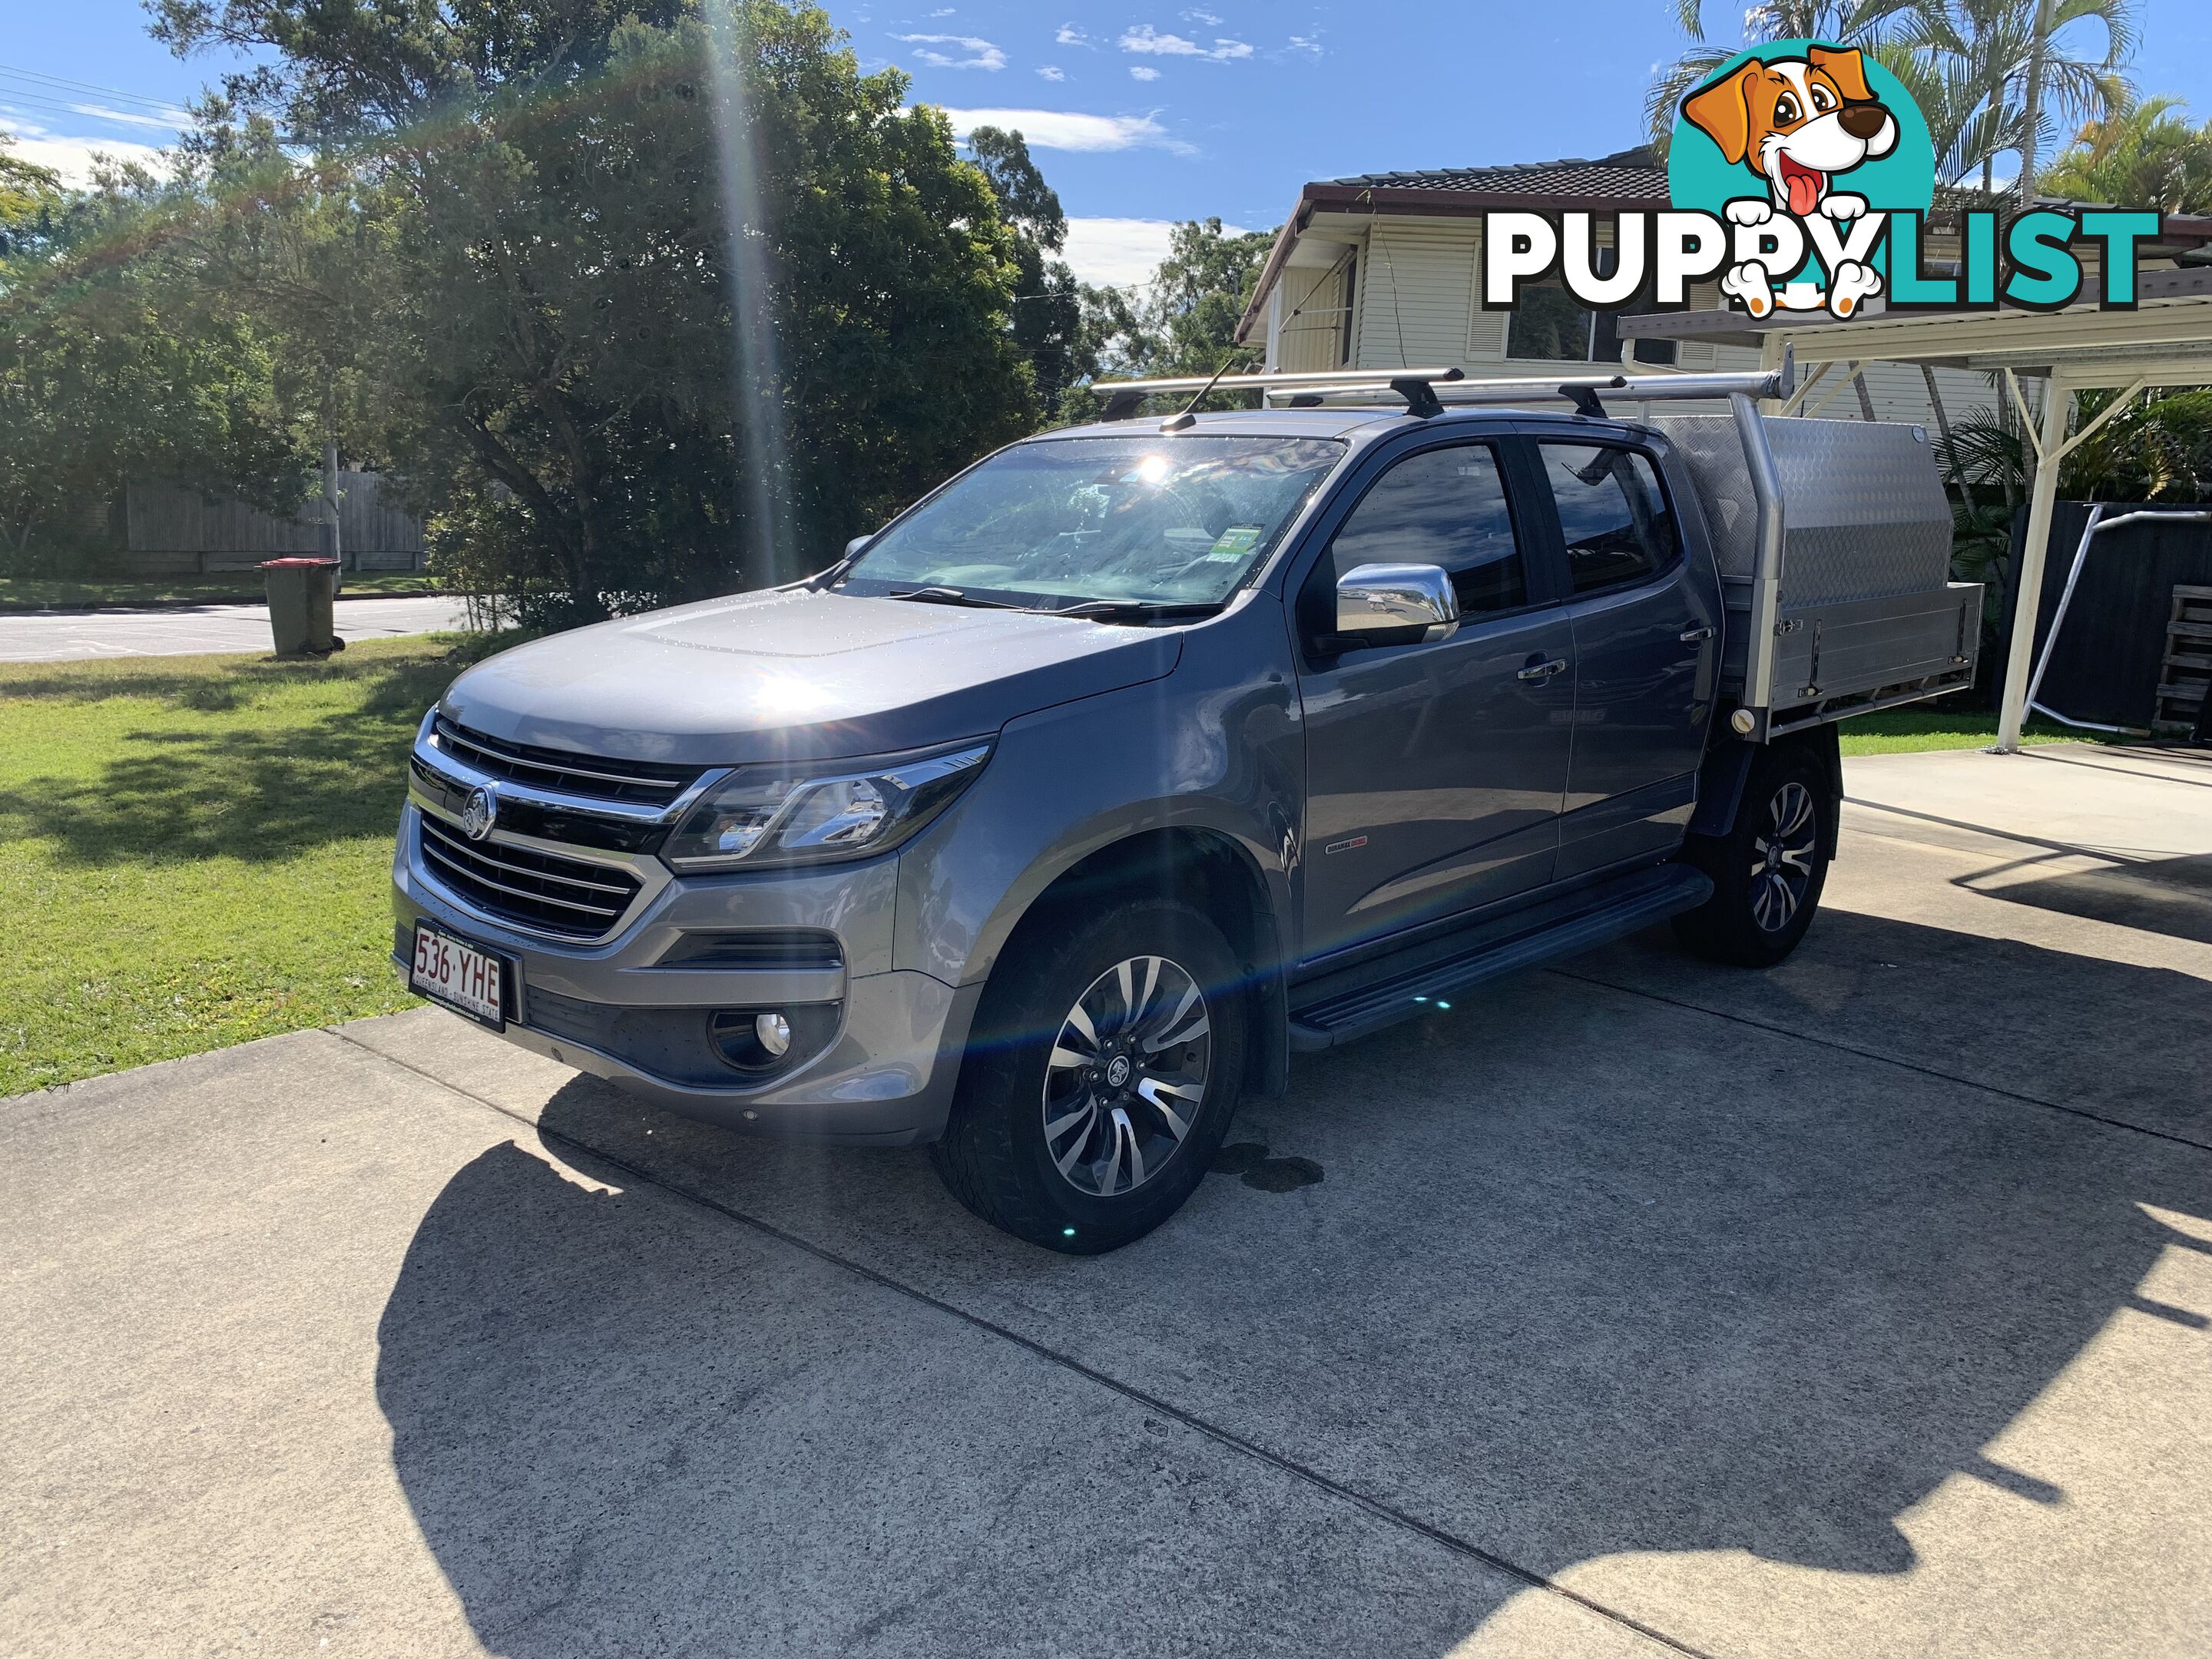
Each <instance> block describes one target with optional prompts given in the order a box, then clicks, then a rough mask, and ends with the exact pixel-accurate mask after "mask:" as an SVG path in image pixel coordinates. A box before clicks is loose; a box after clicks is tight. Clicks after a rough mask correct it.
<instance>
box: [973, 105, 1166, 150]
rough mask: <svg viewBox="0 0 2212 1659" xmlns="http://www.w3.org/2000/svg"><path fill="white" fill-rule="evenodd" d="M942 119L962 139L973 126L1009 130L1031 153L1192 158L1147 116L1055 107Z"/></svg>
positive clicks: (989, 111) (987, 111)
mask: <svg viewBox="0 0 2212 1659" xmlns="http://www.w3.org/2000/svg"><path fill="white" fill-rule="evenodd" d="M945 118H946V119H947V120H949V121H951V123H952V131H954V133H956V134H957V135H958V136H959V137H963V138H964V137H967V136H968V134H969V133H970V132H971V131H974V130H975V128H977V127H1013V128H1016V129H1018V131H1020V133H1021V135H1022V137H1024V138H1026V139H1028V140H1029V142H1030V148H1031V149H1069V150H1088V151H1099V150H1116V149H1164V150H1170V151H1172V152H1174V153H1175V154H1176V155H1192V154H1194V153H1195V152H1194V151H1193V149H1192V148H1191V147H1190V146H1189V145H1188V144H1186V143H1183V142H1182V140H1180V139H1178V138H1176V137H1172V136H1171V135H1170V133H1169V131H1168V130H1167V129H1166V128H1165V127H1164V126H1162V125H1160V124H1159V123H1158V121H1155V120H1154V119H1153V118H1152V117H1151V116H1149V115H1079V114H1077V113H1075V112H1073V111H1066V110H1056V109H948V110H946V111H945Z"/></svg>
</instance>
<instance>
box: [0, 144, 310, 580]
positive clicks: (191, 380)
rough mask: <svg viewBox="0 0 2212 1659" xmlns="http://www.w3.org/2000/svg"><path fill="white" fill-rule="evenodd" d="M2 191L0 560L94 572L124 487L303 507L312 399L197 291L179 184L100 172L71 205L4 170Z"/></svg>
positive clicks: (280, 362) (223, 303)
mask: <svg viewBox="0 0 2212 1659" xmlns="http://www.w3.org/2000/svg"><path fill="white" fill-rule="evenodd" d="M0 160H5V161H10V162H12V160H13V158H5V157H0ZM0 188H4V190H5V191H6V194H5V196H4V197H0V204H4V205H0V224H4V225H5V227H6V234H7V236H8V239H9V252H8V253H7V254H6V255H5V256H4V257H0V561H4V562H5V563H6V564H7V566H8V567H9V568H12V569H15V570H20V571H33V570H42V569H46V568H63V567H64V566H65V565H68V564H71V563H75V564H80V565H81V564H82V563H83V562H85V561H87V560H88V559H96V558H97V557H98V556H99V555H100V553H101V552H102V551H103V550H104V549H105V547H106V544H107V541H108V536H107V529H106V514H107V510H108V506H109V502H110V500H111V498H112V495H113V494H114V491H115V488H116V485H117V484H118V482H120V481H121V480H122V479H123V478H125V477H142V478H144V477H151V478H162V477H170V478H181V479H187V480H192V481H199V480H204V479H212V478H220V479H222V481H224V483H226V484H227V485H228V487H229V488H230V489H232V490H233V491H234V492H235V493H237V494H239V495H243V496H245V497H246V499H248V500H249V501H253V502H255V503H256V504H258V505H261V506H264V507H270V508H272V509H274V510H276V511H280V512H282V511H289V510H290V508H291V507H293V506H295V505H296V503H297V502H298V501H299V500H300V498H301V493H302V491H303V490H304V489H305V487H306V481H307V476H308V471H309V468H310V465H311V464H312V463H311V451H310V449H309V447H308V445H307V442H306V440H305V435H304V433H303V429H302V424H301V411H302V408H303V402H302V399H303V393H304V390H305V388H304V387H303V386H302V385H301V382H300V380H299V379H298V377H296V376H294V375H290V374H287V373H286V372H285V362H286V357H285V352H284V349H283V341H282V340H281V338H280V337H277V336H276V334H275V333H274V332H273V331H271V330H270V328H269V327H268V326H267V325H265V323H264V321H263V320H262V319H258V318H257V317H255V316H254V315H253V314H252V313H251V312H250V311H249V310H247V309H246V308H245V307H241V306H240V304H238V303H237V296H236V295H234V294H231V293H229V292H227V291H226V290H225V289H222V287H221V286H220V285H217V284H214V283H210V282H208V281H206V280H205V270H204V265H203V264H202V261H201V258H200V254H201V249H200V247H199V245H198V244H197V242H196V240H194V237H193V234H192V231H193V229H194V228H195V227H196V226H197V223H198V222H199V221H200V219H201V217H202V212H203V205H204V204H203V202H202V199H201V198H200V197H199V196H198V195H197V192H196V191H194V189H193V188H192V187H191V183H190V181H189V179H175V180H157V179H155V178H154V177H153V176H152V175H151V174H149V173H147V172H145V171H144V170H143V169H139V168H110V169H107V170H106V171H104V172H103V173H101V175H100V179H99V180H98V182H97V184H96V185H95V187H94V189H93V190H92V191H88V192H85V193H82V194H78V195H75V196H70V195H68V194H66V193H64V191H62V190H61V189H60V187H59V185H58V181H57V180H55V179H54V178H53V177H52V174H51V173H42V172H41V170H40V169H36V168H26V167H22V165H21V163H13V166H12V168H11V170H9V171H6V172H0Z"/></svg>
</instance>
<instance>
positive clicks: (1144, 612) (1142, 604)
mask: <svg viewBox="0 0 2212 1659" xmlns="http://www.w3.org/2000/svg"><path fill="white" fill-rule="evenodd" d="M1220 610H1221V606H1220V605H1168V604H1165V603H1163V602H1162V601H1160V600H1158V599H1088V600H1085V602H1084V603H1083V604H1081V605H1070V606H1068V607H1067V609H1066V610H1065V611H1046V612H1045V613H1044V614H1045V615H1046V616H1048V617H1082V618H1083V619H1084V620H1085V622H1103V623H1148V622H1188V621H1191V620H1193V619H1194V618H1196V617H1211V616H1214V615H1216V614H1217V613H1218V612H1219V611H1220Z"/></svg>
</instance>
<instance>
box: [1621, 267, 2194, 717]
mask: <svg viewBox="0 0 2212 1659" xmlns="http://www.w3.org/2000/svg"><path fill="white" fill-rule="evenodd" d="M2208 285H2212V272H2206V271H2202V270H2172V271H2159V270H2149V271H2144V272H2142V275H2141V276H2140V277H2139V279H2138V283H2137V298H2138V301H2139V303H2138V305H2137V306H2136V308H2135V309H2133V310H2117V309H2116V310H2111V311H2106V310H2104V309H2102V308H2100V307H2097V306H2095V305H2093V304H2081V305H2075V306H2070V307H2067V308H2066V309H2065V310H2063V311H2055V312H2026V311H2019V310H2013V309H2009V308H2008V309H2004V310H1999V311H1958V312H1919V311H1914V312H1871V313H1865V314H1863V315H1862V316H1859V317H1855V318H1853V319H1851V320H1850V321H1849V322H1844V323H1832V322H1821V323H1819V324H1815V325H1808V324H1805V323H1802V322H1793V321H1790V320H1789V319H1767V320H1765V321H1764V322H1754V321H1753V319H1750V318H1749V317H1747V316H1745V315H1744V314H1743V313H1740V312H1734V313H1718V312H1716V313H1680V312H1675V313H1666V314H1665V315H1664V316H1662V317H1660V318H1657V319H1623V320H1622V325H1621V334H1622V337H1624V338H1629V337H1642V336H1644V335H1646V334H1653V335H1677V336H1685V335H1687V334H1688V333H1690V332H1692V329H1689V328H1686V327H1685V326H1683V321H1682V319H1685V318H1686V317H1699V318H1701V319H1702V318H1703V317H1705V316H1706V315H1710V316H1711V318H1712V319H1715V322H1714V326H1715V327H1718V326H1719V321H1718V319H1722V318H1723V317H1725V318H1726V319H1727V323H1726V326H1727V328H1728V329H1729V331H1733V332H1737V333H1741V334H1742V335H1743V336H1745V337H1747V338H1751V339H1756V340H1758V341H1759V342H1760V349H1761V350H1762V352H1763V354H1764V356H1765V361H1766V362H1768V363H1769V364H1774V363H1778V362H1781V361H1782V358H1783V355H1784V352H1785V351H1794V352H1795V353H1796V355H1798V356H1801V357H1802V358H1803V359H1804V360H1805V361H1806V362H1808V363H1811V364H1832V363H1844V362H1851V363H1864V362H1893V363H1912V364H1917V365H1921V366H1923V367H1929V368H1966V369H1977V370H1980V371H1983V372H1984V373H1987V374H1992V375H1996V376H1997V377H1999V378H2000V379H2001V380H2003V381H2004V382H2005V383H2006V386H2005V395H2007V396H2008V397H2010V398H2012V399H2013V400H2014V401H2015V403H2016V404H2018V405H2020V406H2021V410H2022V412H2023V413H2024V414H2025V415H2027V416H2028V418H2027V441H2028V446H2029V447H2030V449H2031V451H2032V452H2033V454H2034V457H2035V460H2036V467H2035V474H2034V477H2033V480H2032V481H2031V483H2030V484H2029V489H2028V514H2027V533H2026V534H2025V536H2024V537H2023V538H2022V544H2021V559H2020V568H2019V570H2018V572H2017V573H2016V580H2015V592H2014V598H2013V621H2012V641H2011V647H2010V650H2009V652H2008V655H2007V658H2006V665H2005V681H2004V684H2005V690H2004V700H2003V705H2002V713H2001V714H2000V715H1999V718H1998V722H1997V740H1996V744H1994V745H1993V746H1992V752H1994V753H1996V754H2006V755H2009V754H2017V753H2018V752H2019V750H2020V743H2021V728H2022V726H2025V724H2026V723H2027V701H2028V676H2029V674H2030V672H2031V671H2032V670H2033V657H2034V646H2035V624H2036V617H2037V615H2038V613H2039V611H2040V609H2041V606H2042V599H2043V568H2044V566H2045V563H2046V562H2047V561H2048V558H2049V555H2050V544H2051V517H2052V508H2053V507H2054V506H2055V505H2056V502H2057V495H2058V464H2059V463H2060V462H2061V461H2063V459H2065V458H2066V456H2067V454H2068V453H2069V452H2071V451H2072V450H2073V449H2074V448H2075V447H2076V446H2077V445H2079V444H2080V443H2081V440H2082V439H2083V438H2085V437H2087V436H2088V435H2089V434H2090V432H2091V431H2093V429H2094V424H2095V423H2089V424H2085V425H2084V427H2083V428H2082V429H2081V431H2080V432H2077V433H2075V434H2073V435H2070V436H2069V435H2068V433H2067V430H2066V427H2067V422H2068V421H2069V419H2070V417H2071V416H2072V413H2073V407H2074V393H2075V392H2086V391H2092V390H2107V389H2109V390H2112V391H2115V392H2119V394H2120V395H2119V396H2118V397H2116V398H2114V399H2113V400H2112V410H2114V411H2115V412H2117V411H2118V409H2119V408H2120V407H2121V406H2123V405H2124V404H2126V403H2127V402H2128V401H2129V399H2130V398H2132V397H2134V396H2135V395H2136V393H2137V392H2142V391H2143V390H2144V389H2146V388H2147V387H2153V386H2207V385H2212V292H2208V291H2207V288H2208ZM1696 331H1698V332H1700V333H1701V335H1702V336H1703V337H1715V336H1714V335H1713V333H1712V332H1711V330H1709V329H1705V328H1704V327H1703V326H1702V325H1700V327H1699V329H1698V330H1696ZM2022 375H2036V376H2041V377H2044V398H2043V407H2042V410H2040V411H2039V412H2037V411H2033V410H2029V409H2027V398H2026V396H2025V395H2024V393H2023V392H2022V391H2021V386H2020V377H2021V376H2022Z"/></svg>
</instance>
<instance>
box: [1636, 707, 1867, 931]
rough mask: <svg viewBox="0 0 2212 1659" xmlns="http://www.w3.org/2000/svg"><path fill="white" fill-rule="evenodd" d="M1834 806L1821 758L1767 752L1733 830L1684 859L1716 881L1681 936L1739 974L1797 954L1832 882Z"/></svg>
mask: <svg viewBox="0 0 2212 1659" xmlns="http://www.w3.org/2000/svg"><path fill="white" fill-rule="evenodd" d="M1836 805H1837V803H1836V800H1835V798H1834V795H1833V793H1832V790H1831V787H1830V785H1829V783H1828V781H1827V778H1826V775H1825V773H1824V771H1823V769H1822V768H1821V766H1820V761H1819V758H1818V757H1816V756H1814V755H1813V754H1812V753H1810V752H1808V751H1807V750H1802V749H1779V750H1769V751H1768V752H1767V753H1766V755H1765V757H1762V758H1761V760H1760V761H1759V764H1758V765H1757V766H1756V767H1755V768H1753V771H1752V775H1751V777H1750V778H1749V780H1748V781H1747V782H1746V783H1745V785H1744V794H1743V804H1742V805H1741V807H1739V808H1738V809H1737V811H1736V817H1735V827H1734V828H1733V829H1730V830H1729V832H1728V834H1726V835H1725V836H1693V837H1692V839H1691V843H1690V845H1689V847H1688V848H1686V849H1685V852H1684V856H1685V857H1686V858H1687V859H1688V860H1690V861H1691V862H1692V863H1693V864H1695V865H1697V866H1698V867H1699V868H1700V869H1701V870H1703V871H1704V872H1705V873H1706V874H1707V875H1709V876H1711V878H1713V896H1712V897H1711V898H1710V899H1708V900H1706V901H1705V903H1703V904H1701V905H1699V907H1698V908H1696V909H1694V910H1692V911H1690V912H1688V913H1687V914H1686V915H1680V916H1677V917H1675V918H1674V932H1675V934H1676V936H1677V937H1678V938H1680V939H1681V941H1682V942H1683V943H1684V944H1685V945H1688V946H1689V947H1690V948H1691V949H1692V951H1696V952H1697V953H1698V954H1699V955H1700V956H1703V957H1711V959H1712V960H1714V961H1715V962H1726V963H1734V964H1735V965H1736V966H1738V967H1741V968H1771V967H1772V966H1773V965H1774V964H1775V963H1778V962H1780V961H1781V960H1782V959H1783V958H1784V957H1786V956H1788V955H1789V954H1790V952H1791V951H1794V950H1796V948H1797V945H1798V942H1799V941H1800V940H1801V939H1803V938H1804V937H1805V930H1806V929H1807V928H1808V927H1811V926H1812V925H1813V915H1814V912H1815V911H1816V910H1818V909H1819V908H1820V890H1821V888H1822V887H1823V886H1824V885H1825V884H1826V882H1827V878H1828V848H1829V847H1830V846H1831V845H1832V844H1833V841H1834V828H1835V815H1836Z"/></svg>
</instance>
